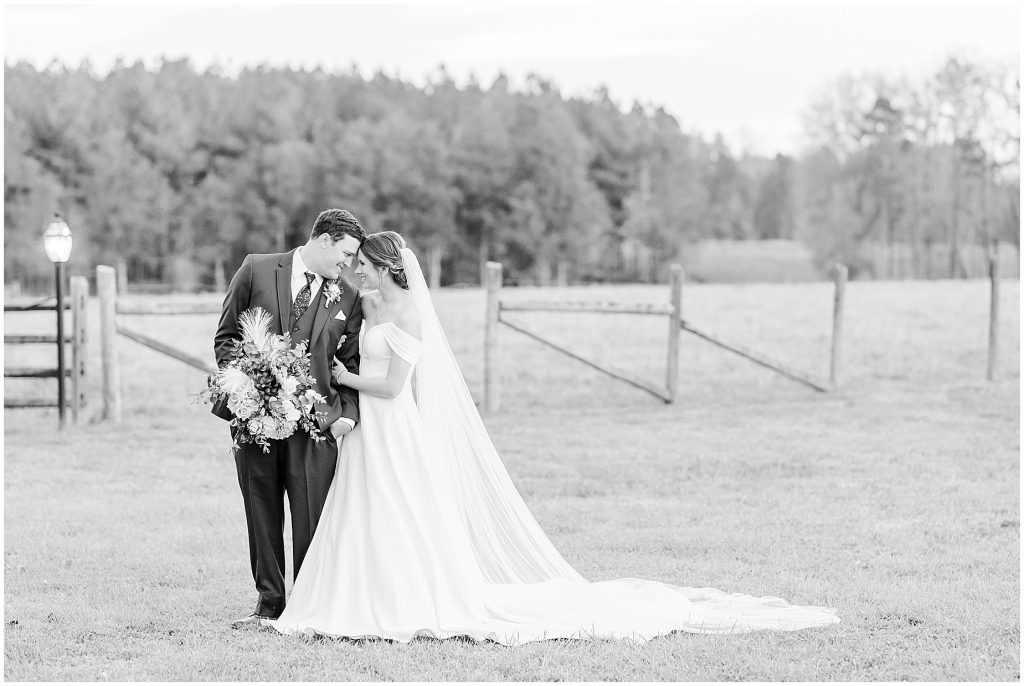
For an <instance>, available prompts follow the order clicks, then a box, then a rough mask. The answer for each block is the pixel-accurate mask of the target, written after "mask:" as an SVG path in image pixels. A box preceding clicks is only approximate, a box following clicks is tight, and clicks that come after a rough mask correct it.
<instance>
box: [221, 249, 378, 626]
mask: <svg viewBox="0 0 1024 686" xmlns="http://www.w3.org/2000/svg"><path fill="white" fill-rule="evenodd" d="M294 260H295V251H294V250H293V251H291V252H287V253H282V254H274V255H248V256H246V258H245V260H244V261H243V262H242V266H241V267H239V269H238V271H237V272H236V273H235V276H234V277H233V278H232V279H231V283H230V285H229V286H228V292H227V296H226V297H225V298H224V308H223V312H222V314H221V318H220V325H219V326H218V327H217V333H216V335H215V336H214V353H215V355H216V357H217V366H223V365H224V364H225V363H226V362H227V361H228V359H229V358H230V354H231V351H232V343H233V341H236V340H239V339H241V333H240V331H239V329H238V315H240V314H241V313H242V312H244V311H245V310H247V309H249V308H253V307H262V308H263V309H265V310H267V311H268V312H270V314H271V315H272V316H273V318H274V326H276V327H277V331H276V333H285V332H291V336H292V343H293V344H294V343H297V342H299V341H301V340H308V341H309V351H310V373H311V374H312V376H313V377H315V378H316V391H317V392H318V393H320V394H321V395H323V396H324V397H325V398H326V399H327V400H326V402H325V403H323V404H318V405H317V408H316V409H317V410H321V411H325V412H326V417H325V418H324V419H323V420H321V421H320V422H318V423H319V425H320V428H321V429H322V430H324V433H325V434H326V435H327V437H328V438H327V440H326V441H321V442H319V443H317V442H315V441H313V439H312V438H310V436H309V434H307V433H306V432H304V431H302V430H301V429H300V430H298V431H296V432H295V433H294V434H293V435H292V436H291V437H289V438H287V439H285V440H278V441H270V452H269V453H264V452H263V450H262V448H260V446H259V445H255V444H251V443H250V444H245V445H241V446H239V447H238V448H236V449H235V451H234V453H235V466H236V467H237V468H238V485H239V487H240V488H241V490H242V501H243V502H244V504H245V519H246V523H247V525H248V529H249V557H250V561H251V563H252V574H253V578H254V579H255V581H256V590H257V591H258V592H259V600H258V601H257V604H256V610H255V614H257V615H260V616H264V617H277V616H278V615H280V614H281V611H282V610H283V609H284V605H285V587H284V570H285V557H284V494H285V493H286V492H287V494H288V504H289V509H290V511H291V518H292V552H293V555H292V561H293V568H294V573H295V575H298V573H299V568H300V567H301V566H302V560H303V558H304V557H305V555H306V550H307V549H308V548H309V543H310V541H311V540H312V538H313V532H314V531H315V530H316V525H317V522H318V521H319V519H320V513H321V511H322V510H323V506H324V501H325V500H326V498H327V491H328V489H329V488H330V485H331V480H332V479H333V477H334V470H335V467H336V465H337V460H338V445H337V443H336V441H335V440H334V438H333V437H332V436H331V434H330V431H329V427H330V426H331V425H332V424H334V422H336V421H337V420H338V419H339V418H343V417H344V418H348V419H349V420H351V422H352V423H353V424H354V423H355V422H357V421H358V420H359V394H358V393H357V392H356V391H354V390H352V389H351V388H348V387H345V386H338V385H336V384H334V383H332V377H331V365H332V362H333V359H334V358H337V359H338V360H340V361H341V362H342V364H344V365H345V367H346V368H347V369H348V370H349V371H351V372H358V371H359V329H360V325H361V324H362V320H363V313H362V309H361V307H360V300H359V293H358V291H357V289H356V288H355V287H354V286H353V285H352V284H350V283H349V282H348V281H346V280H344V279H339V280H338V285H339V286H340V287H341V290H342V294H341V298H340V299H339V300H337V301H336V302H333V303H329V302H328V298H327V297H326V295H325V293H324V291H325V290H326V288H325V286H326V284H327V282H324V283H323V284H321V286H320V288H319V290H318V291H317V293H316V295H315V296H314V297H313V298H312V299H311V301H310V303H309V306H308V308H307V309H306V310H305V312H304V313H302V315H301V316H300V317H298V318H296V317H295V312H294V308H293V299H294V298H293V289H292V276H293V274H292V271H293V261H294ZM342 335H344V336H345V337H346V338H345V341H344V343H342V345H341V347H340V348H339V347H338V341H339V340H340V339H341V337H342ZM213 413H214V414H216V415H217V416H218V417H222V418H223V419H227V420H230V419H232V418H233V415H232V414H231V411H230V410H228V409H227V406H226V403H225V402H219V403H217V404H215V405H214V407H213Z"/></svg>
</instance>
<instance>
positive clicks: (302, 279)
mask: <svg viewBox="0 0 1024 686" xmlns="http://www.w3.org/2000/svg"><path fill="white" fill-rule="evenodd" d="M299 252H300V251H299V250H296V251H295V253H294V257H292V304H293V305H294V304H295V299H296V298H297V297H299V291H301V290H302V289H303V287H305V285H306V272H310V270H309V268H307V267H306V263H305V262H303V261H302V255H300V254H299ZM310 273H311V274H313V275H314V278H313V281H312V282H311V283H310V284H309V306H310V307H313V303H314V302H315V301H316V294H317V293H319V292H320V286H322V285H323V283H324V277H322V276H320V275H319V274H317V273H316V272H310ZM338 421H339V422H345V423H346V424H348V425H349V426H350V427H355V425H356V423H355V422H354V421H352V420H351V419H349V418H348V417H338Z"/></svg>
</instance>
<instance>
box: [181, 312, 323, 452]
mask: <svg viewBox="0 0 1024 686" xmlns="http://www.w3.org/2000/svg"><path fill="white" fill-rule="evenodd" d="M271 321H272V318H271V315H270V313H269V312H267V311H266V310H264V309H262V308H254V309H249V310H246V311H245V312H243V313H242V314H241V315H240V316H239V318H238V328H239V331H240V332H241V339H240V340H239V341H237V342H236V344H235V347H234V350H233V351H232V353H231V356H230V358H229V360H228V362H227V364H226V365H224V366H223V367H222V368H221V369H219V370H218V371H217V373H216V374H213V375H212V376H211V378H210V379H209V382H208V384H207V388H206V389H204V390H203V391H200V392H199V393H198V394H197V398H198V399H199V400H202V401H205V402H208V403H212V402H215V401H217V400H218V399H222V398H223V399H225V400H226V403H227V407H228V409H229V410H230V411H231V413H232V414H233V415H234V418H233V419H232V420H231V425H232V426H233V427H235V428H236V431H235V442H236V446H237V445H239V444H245V443H256V444H258V445H259V446H260V447H261V448H262V449H263V452H270V441H272V440H283V439H285V438H288V437H289V436H291V435H292V434H294V433H295V432H296V431H297V430H298V429H299V428H301V429H302V430H303V431H306V432H307V433H308V434H309V435H310V437H311V438H313V440H315V441H322V440H325V439H326V436H325V435H324V432H323V431H322V430H321V429H320V427H319V424H318V423H317V420H320V419H323V418H324V417H325V416H326V413H325V412H323V411H317V409H316V403H322V402H324V401H325V400H326V399H325V398H324V396H323V395H321V394H319V393H317V392H316V390H315V388H316V379H315V378H314V377H313V376H312V375H311V374H310V371H309V366H310V356H309V352H308V346H307V344H306V342H305V341H302V342H300V343H297V344H295V345H292V343H291V336H290V334H284V335H283V336H282V335H277V334H273V333H271V328H270V324H271Z"/></svg>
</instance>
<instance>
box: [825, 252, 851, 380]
mask: <svg viewBox="0 0 1024 686" xmlns="http://www.w3.org/2000/svg"><path fill="white" fill-rule="evenodd" d="M834 276H835V283H836V290H835V299H834V300H833V303H832V364H831V370H830V373H829V381H830V382H831V384H832V389H833V390H835V389H837V388H838V387H839V371H840V354H841V353H842V347H843V303H844V301H845V298H846V276H847V269H846V265H845V264H840V263H836V265H835V274H834Z"/></svg>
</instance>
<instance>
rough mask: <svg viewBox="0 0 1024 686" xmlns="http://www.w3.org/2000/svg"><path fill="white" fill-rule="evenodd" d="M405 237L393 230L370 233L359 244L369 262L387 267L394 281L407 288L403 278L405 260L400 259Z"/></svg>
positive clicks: (407, 282)
mask: <svg viewBox="0 0 1024 686" xmlns="http://www.w3.org/2000/svg"><path fill="white" fill-rule="evenodd" d="M404 247H405V239H404V238H402V236H401V235H400V234H397V233H395V232H394V231H380V232H378V233H371V234H369V235H368V236H367V237H366V238H364V239H363V242H362V243H361V244H360V245H359V250H360V252H362V253H363V257H365V258H366V259H367V260H368V261H369V262H370V264H372V265H373V266H374V267H376V268H378V269H387V270H388V271H389V272H391V278H393V279H394V280H395V283H396V284H398V285H399V286H401V287H402V288H404V289H405V290H409V281H408V279H406V278H405V262H404V261H403V260H402V248H404Z"/></svg>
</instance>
